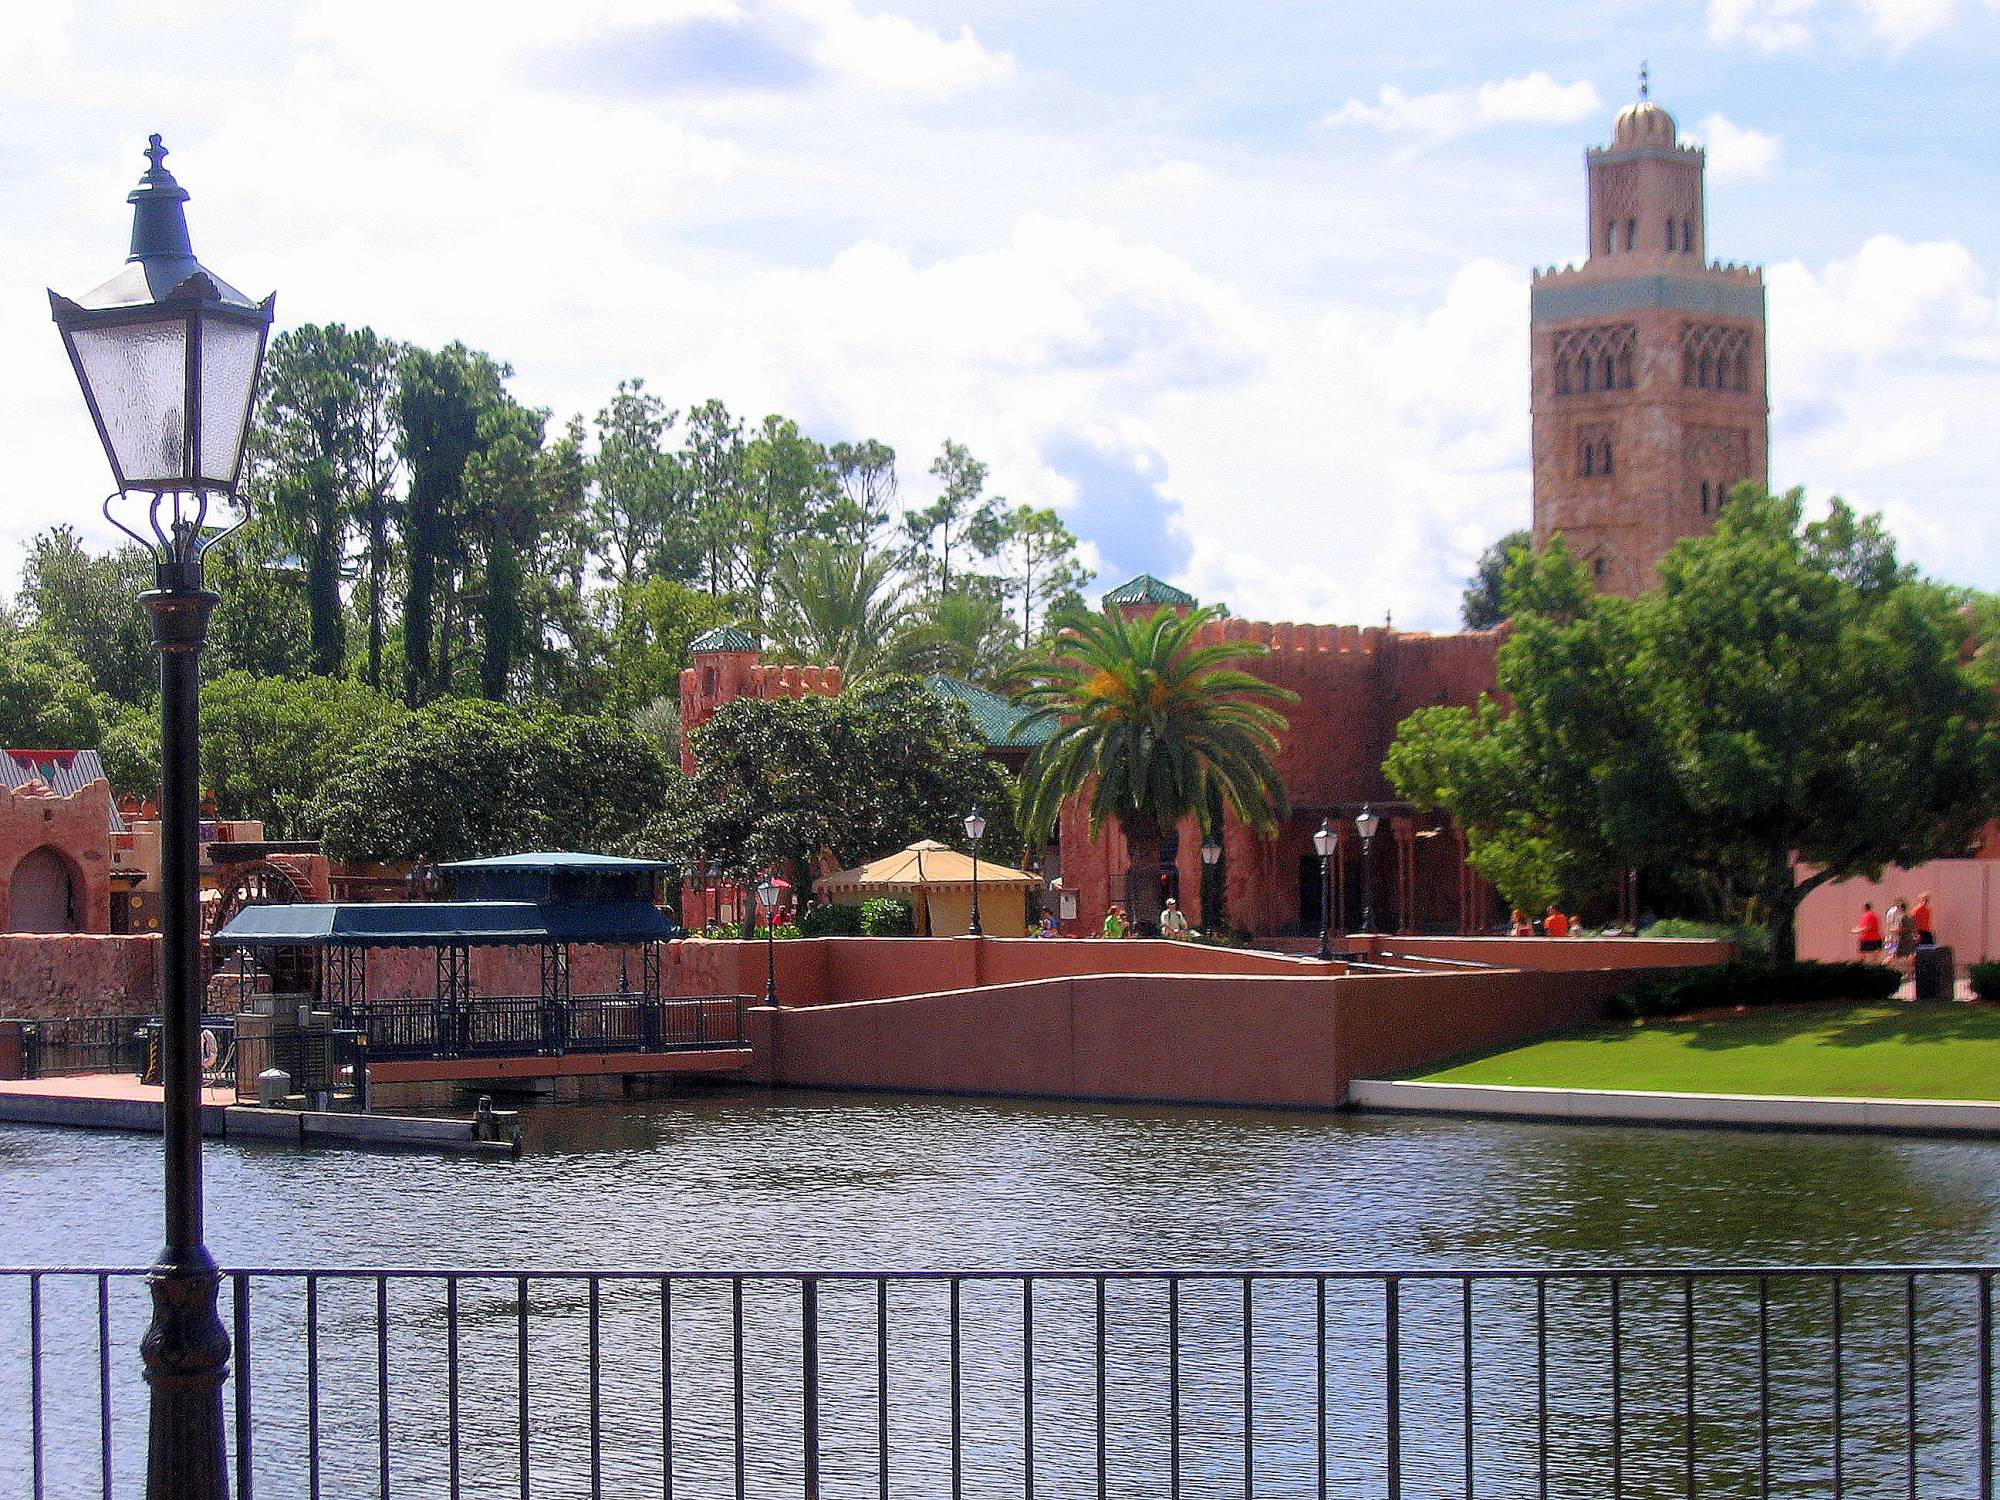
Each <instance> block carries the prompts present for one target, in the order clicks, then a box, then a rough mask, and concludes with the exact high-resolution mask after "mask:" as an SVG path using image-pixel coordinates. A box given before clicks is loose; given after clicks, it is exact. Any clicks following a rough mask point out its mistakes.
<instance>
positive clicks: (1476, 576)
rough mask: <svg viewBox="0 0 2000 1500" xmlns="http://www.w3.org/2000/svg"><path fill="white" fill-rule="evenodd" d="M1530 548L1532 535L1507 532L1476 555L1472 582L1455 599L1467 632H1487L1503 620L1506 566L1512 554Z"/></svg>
mask: <svg viewBox="0 0 2000 1500" xmlns="http://www.w3.org/2000/svg"><path fill="white" fill-rule="evenodd" d="M1534 545H1535V534H1534V533H1533V532H1531V531H1526V530H1522V531H1510V532H1508V533H1507V534H1506V535H1505V536H1503V537H1501V538H1500V540H1499V541H1497V542H1495V543H1493V545H1492V546H1490V547H1488V548H1487V549H1486V550H1485V551H1484V552H1482V553H1480V554H1479V561H1478V563H1477V564H1475V565H1474V567H1473V571H1472V580H1471V582H1469V583H1467V584H1466V586H1465V592H1464V593H1463V594H1462V595H1460V596H1459V600H1460V602H1459V618H1460V619H1461V620H1463V621H1464V622H1465V628H1466V629H1467V630H1490V629H1492V628H1493V627H1494V626H1495V625H1498V624H1499V623H1500V622H1501V621H1503V620H1505V619H1506V618H1507V608H1506V602H1505V597H1504V596H1505V589H1506V582H1507V565H1508V563H1510V562H1512V561H1513V558H1514V554H1515V553H1516V552H1524V551H1527V550H1530V549H1531V548H1533V546H1534Z"/></svg>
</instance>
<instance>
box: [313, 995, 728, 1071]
mask: <svg viewBox="0 0 2000 1500" xmlns="http://www.w3.org/2000/svg"><path fill="white" fill-rule="evenodd" d="M747 1003H749V997H748V996H745V995H709V996H689V997H678V996H653V997H649V996H645V995H638V994H622V995H621V994H610V995H577V996H574V997H572V998H570V999H567V1000H543V999H538V998H536V997H534V996H532V995H525V996H515V995H482V996H479V997H478V998H476V999H472V1000H461V1001H451V1000H368V1001H363V1002H361V1003H358V1004H353V1005H336V1006H335V1007H334V1016H335V1018H336V1019H337V1020H338V1021H339V1022H340V1024H341V1025H343V1026H348V1027H352V1028H353V1029H355V1030H356V1031H359V1032H360V1033H362V1034H363V1035H364V1036H365V1037H366V1038H367V1040H368V1055H369V1056H370V1057H371V1058H373V1059H374V1060H375V1061H377V1062H391V1061H402V1060H408V1059H413V1058H421V1059H435V1058H455V1057H561V1056H564V1055H565V1054H568V1053H572V1052H677V1051H701V1050H704V1049H708V1048H721V1047H741V1046H743V1045H744V1030H743V1008H744V1006H745V1005H746V1004H747Z"/></svg>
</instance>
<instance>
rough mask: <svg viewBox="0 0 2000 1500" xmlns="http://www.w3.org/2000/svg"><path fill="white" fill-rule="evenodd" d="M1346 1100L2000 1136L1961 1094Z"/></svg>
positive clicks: (1429, 1092) (1371, 1089)
mask: <svg viewBox="0 0 2000 1500" xmlns="http://www.w3.org/2000/svg"><path fill="white" fill-rule="evenodd" d="M1347 1102H1348V1104H1349V1105H1350V1106H1352V1107H1353V1108H1355V1109H1359V1110H1383V1111H1390V1112H1401V1113H1408V1114H1449V1115H1488V1116H1503V1117H1514V1118H1520V1119H1533V1120H1576V1121H1592V1122H1606V1121H1609V1122H1615V1123H1620V1124H1631V1125H1726V1126H1758V1127H1764V1128H1767V1129H1790V1130H1863V1131H1880V1132H1888V1133H1897V1134H1915V1135H1986V1136H2000V1104H1988V1103H1982V1102H1979V1101H1976V1100H1959V1099H1827V1098H1814V1097H1809V1096H1805V1095H1799V1094H1670V1093H1653V1092H1649V1091H1645V1090H1640V1089H1555V1088H1534V1087H1528V1086H1525V1085H1518V1084H1499V1083H1421V1082H1411V1081H1389V1080H1384V1079H1356V1080H1355V1081H1354V1082H1353V1083H1352V1084H1350V1085H1349V1086H1348V1091H1347Z"/></svg>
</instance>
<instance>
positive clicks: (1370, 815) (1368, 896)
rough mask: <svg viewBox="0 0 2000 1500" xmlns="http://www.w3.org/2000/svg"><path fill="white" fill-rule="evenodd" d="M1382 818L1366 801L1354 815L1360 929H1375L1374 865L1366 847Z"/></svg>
mask: <svg viewBox="0 0 2000 1500" xmlns="http://www.w3.org/2000/svg"><path fill="white" fill-rule="evenodd" d="M1381 824H1382V820H1381V819H1380V818H1378V817H1376V816H1375V810H1374V809H1373V808H1372V807H1370V806H1369V805H1368V804H1367V803H1365V802H1364V803H1362V804H1361V811H1360V812H1358V813H1356V814H1355V815H1354V831H1355V832H1356V833H1358V834H1360V835H1361V930H1362V931H1363V932H1373V931H1374V930H1375V866H1374V864H1373V863H1372V862H1371V861H1370V860H1369V858H1368V847H1369V845H1370V844H1372V843H1374V842H1375V830H1376V829H1377V828H1379V827H1380V826H1381Z"/></svg>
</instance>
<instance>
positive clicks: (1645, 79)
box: [1639, 57, 1653, 99]
mask: <svg viewBox="0 0 2000 1500" xmlns="http://www.w3.org/2000/svg"><path fill="white" fill-rule="evenodd" d="M1639 97H1640V98H1641V99H1650V98H1652V97H1653V84H1652V74H1651V73H1649V72H1648V71H1647V68H1646V60H1645V59H1644V58H1643V57H1642V58H1640V59H1639Z"/></svg>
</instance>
